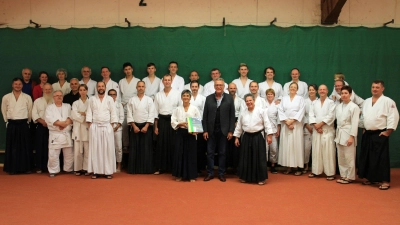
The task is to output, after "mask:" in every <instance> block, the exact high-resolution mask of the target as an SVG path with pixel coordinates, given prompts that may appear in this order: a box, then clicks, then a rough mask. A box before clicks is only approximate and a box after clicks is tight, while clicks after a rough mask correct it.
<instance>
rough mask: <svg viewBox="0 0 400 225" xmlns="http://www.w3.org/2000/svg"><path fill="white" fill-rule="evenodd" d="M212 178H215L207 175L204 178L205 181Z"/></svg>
mask: <svg viewBox="0 0 400 225" xmlns="http://www.w3.org/2000/svg"><path fill="white" fill-rule="evenodd" d="M212 179H214V177H213V176H211V175H207V176H206V177H205V178H204V181H210V180H212Z"/></svg>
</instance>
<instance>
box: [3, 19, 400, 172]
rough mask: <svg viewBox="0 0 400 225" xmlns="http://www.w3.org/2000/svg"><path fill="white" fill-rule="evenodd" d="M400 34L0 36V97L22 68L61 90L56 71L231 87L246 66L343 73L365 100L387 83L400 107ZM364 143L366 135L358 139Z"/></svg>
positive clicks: (397, 159) (76, 32)
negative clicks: (216, 76)
mask: <svg viewBox="0 0 400 225" xmlns="http://www.w3.org/2000/svg"><path fill="white" fill-rule="evenodd" d="M399 40H400V29H395V28H386V27H385V28H364V27H355V28H350V27H333V28H327V27H297V26H294V27H290V28H280V27H275V26H268V27H259V26H242V27H238V26H226V27H198V28H186V27H176V28H166V27H158V28H143V27H130V28H121V27H111V28H90V29H75V28H71V29H67V30H56V29H53V28H45V29H41V28H40V29H35V28H26V29H22V30H16V29H10V28H4V29H0V57H1V58H0V59H1V60H0V67H1V77H2V82H1V84H0V87H1V88H0V92H1V93H0V94H1V95H4V94H6V93H8V92H10V91H11V79H12V78H13V77H17V76H21V70H22V68H23V67H29V68H31V69H32V70H33V78H34V79H37V78H38V72H39V71H41V70H45V71H47V72H49V74H50V82H55V81H56V79H55V71H56V70H57V69H58V68H61V67H62V68H66V69H67V70H68V78H72V77H77V78H80V77H81V75H80V69H81V68H82V66H84V65H87V66H89V67H91V68H92V78H93V79H95V80H100V78H101V76H100V68H101V67H102V66H108V67H109V68H110V70H111V77H112V79H113V80H115V81H118V80H119V79H121V78H123V76H124V75H123V72H122V64H123V63H124V62H128V61H129V62H131V63H132V64H133V66H134V75H135V76H136V77H138V78H143V77H145V76H146V64H147V63H149V62H153V63H155V64H156V66H157V72H156V74H157V75H158V76H160V77H161V76H162V75H164V74H166V73H167V72H168V70H167V68H168V63H169V62H170V61H177V62H178V63H179V71H178V74H179V75H181V76H183V77H184V78H185V80H186V81H187V80H188V76H189V73H190V72H191V71H192V70H197V71H198V72H199V74H200V82H201V83H202V84H205V83H206V82H208V81H209V80H210V70H211V69H212V68H214V67H217V68H219V69H220V71H221V73H222V77H223V78H224V79H225V80H226V81H227V82H230V81H232V80H233V79H234V78H236V77H237V76H238V75H239V74H238V72H237V70H238V66H239V64H240V63H246V64H248V66H249V71H250V72H249V77H250V78H251V79H253V80H256V81H262V80H264V79H265V77H264V74H263V70H264V68H265V67H267V66H273V67H274V68H275V70H276V76H275V80H276V81H277V82H280V83H281V84H284V83H285V82H288V81H289V80H290V74H289V73H290V70H291V69H292V68H294V67H297V68H299V69H300V72H301V76H300V79H301V80H303V81H305V82H307V83H309V84H310V83H315V84H321V83H325V84H327V85H328V87H329V89H330V90H329V92H331V91H332V88H333V74H334V73H335V72H343V73H344V74H345V76H346V81H348V82H349V83H350V85H351V86H352V87H353V88H354V90H355V92H356V93H357V94H358V95H359V96H361V97H363V98H368V97H370V96H371V92H370V87H371V82H372V81H373V80H375V79H382V80H384V81H385V83H386V85H385V86H386V87H385V92H384V93H385V95H387V96H389V97H391V98H392V99H393V100H395V101H396V102H397V103H399V100H400V97H399V95H398V94H397V92H396V89H397V88H398V87H399V81H398V80H397V79H396V78H395V77H397V76H398V73H399V71H400V63H399V59H400V42H399ZM0 125H1V126H2V127H3V128H2V129H0V135H1V137H0V149H4V146H5V126H4V123H1V124H0ZM399 134H400V133H399V132H398V131H396V132H394V133H393V134H392V137H391V141H390V146H391V147H390V148H391V160H392V166H393V167H400V151H399V150H400V138H399V137H400V136H399ZM359 136H360V135H359Z"/></svg>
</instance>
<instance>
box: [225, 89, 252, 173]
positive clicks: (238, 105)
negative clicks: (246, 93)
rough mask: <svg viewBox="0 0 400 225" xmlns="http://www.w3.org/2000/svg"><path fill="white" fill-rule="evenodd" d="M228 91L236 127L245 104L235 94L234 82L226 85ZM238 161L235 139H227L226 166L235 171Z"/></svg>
mask: <svg viewBox="0 0 400 225" xmlns="http://www.w3.org/2000/svg"><path fill="white" fill-rule="evenodd" d="M228 91H229V94H230V95H231V96H232V98H233V103H234V105H235V127H236V124H237V121H238V118H239V116H240V113H241V112H242V110H244V108H243V106H245V105H246V104H245V102H244V100H243V99H241V98H239V97H238V96H237V95H236V93H237V89H236V84H235V83H230V84H229V85H228ZM246 108H247V106H246ZM238 163H239V148H238V147H236V145H235V139H234V138H232V139H231V140H229V141H228V145H227V148H226V167H227V168H232V169H233V171H232V172H233V173H236V170H237V166H238Z"/></svg>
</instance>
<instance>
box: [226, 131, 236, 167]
mask: <svg viewBox="0 0 400 225" xmlns="http://www.w3.org/2000/svg"><path fill="white" fill-rule="evenodd" d="M226 147H227V148H226V167H227V168H229V167H230V168H232V169H234V170H236V169H237V167H238V162H239V148H238V147H236V145H235V137H233V138H232V139H231V140H229V141H228V143H227V146H226Z"/></svg>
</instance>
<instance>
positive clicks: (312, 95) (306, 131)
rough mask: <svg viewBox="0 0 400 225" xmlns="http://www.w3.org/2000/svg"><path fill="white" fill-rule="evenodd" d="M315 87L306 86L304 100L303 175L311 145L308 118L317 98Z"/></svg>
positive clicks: (306, 168) (310, 129) (310, 128)
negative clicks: (306, 93)
mask: <svg viewBox="0 0 400 225" xmlns="http://www.w3.org/2000/svg"><path fill="white" fill-rule="evenodd" d="M317 89H318V88H317V85H316V84H310V85H309V86H308V98H306V99H305V100H304V103H305V108H304V118H303V124H304V170H303V173H307V172H308V163H309V162H310V154H311V145H312V132H313V127H312V126H311V125H310V124H309V123H308V116H309V113H310V106H311V103H312V102H314V101H315V100H317V99H318V97H317Z"/></svg>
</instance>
